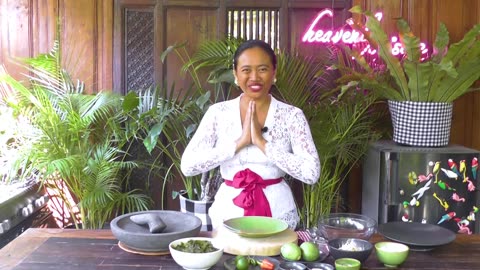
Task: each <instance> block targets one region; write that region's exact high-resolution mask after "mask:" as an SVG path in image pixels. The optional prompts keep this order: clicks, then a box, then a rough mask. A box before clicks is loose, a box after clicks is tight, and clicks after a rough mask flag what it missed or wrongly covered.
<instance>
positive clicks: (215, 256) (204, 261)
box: [168, 237, 223, 270]
mask: <svg viewBox="0 0 480 270" xmlns="http://www.w3.org/2000/svg"><path fill="white" fill-rule="evenodd" d="M189 240H204V241H209V242H211V243H212V245H213V247H215V248H217V249H218V250H216V251H213V252H208V253H189V252H182V251H179V250H176V249H174V248H173V247H175V246H177V245H178V244H180V243H183V242H188V241H189ZM168 248H169V250H170V254H171V255H172V258H173V259H174V260H175V262H176V263H177V264H178V265H180V266H182V267H183V269H190V270H203V269H209V268H210V267H212V266H214V265H215V264H216V263H217V262H218V261H219V260H220V258H221V257H222V255H223V247H221V246H219V244H218V243H216V242H215V240H214V239H212V238H207V237H187V238H182V239H178V240H175V241H173V242H171V243H170V245H168Z"/></svg>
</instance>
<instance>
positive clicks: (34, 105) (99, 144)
mask: <svg viewBox="0 0 480 270" xmlns="http://www.w3.org/2000/svg"><path fill="white" fill-rule="evenodd" d="M60 51H61V50H60V43H59V41H58V40H55V44H54V47H53V49H52V50H51V51H50V53H48V54H42V55H39V56H37V57H35V58H27V59H24V62H25V63H26V64H27V68H28V71H29V72H30V75H26V76H27V83H25V84H23V83H21V82H20V81H17V80H15V79H14V78H12V77H11V76H9V75H7V74H5V75H3V76H2V77H1V78H0V80H1V81H2V82H5V83H6V84H7V85H8V86H9V87H10V88H11V89H12V91H11V92H12V93H15V98H16V99H15V100H10V102H9V103H8V105H9V106H10V107H12V108H14V109H15V111H16V113H18V114H20V115H22V116H24V117H26V118H27V119H28V120H29V122H30V124H31V125H32V126H33V127H34V128H35V130H34V132H32V133H31V134H29V140H30V142H31V146H30V147H29V148H24V149H23V150H24V152H23V153H22V154H23V155H22V156H21V157H20V161H21V162H19V163H17V164H18V165H19V166H21V167H19V168H18V169H21V170H19V171H20V172H21V174H22V175H28V174H29V173H31V172H38V174H39V178H40V180H41V184H42V185H43V186H45V187H46V188H47V190H48V189H49V190H50V194H54V195H55V196H58V197H57V198H52V200H60V201H61V204H64V205H65V209H66V211H67V212H68V213H67V214H65V216H64V217H63V218H62V219H63V220H61V221H60V222H61V223H63V221H64V219H70V220H71V221H72V222H73V223H74V225H75V227H76V228H79V227H80V226H81V227H82V228H84V229H87V228H88V229H93V228H102V227H103V226H104V224H105V223H106V221H107V220H108V219H109V218H112V217H113V216H115V215H117V214H123V213H125V212H130V211H138V210H147V209H148V206H149V204H150V199H149V198H148V197H147V196H145V195H143V194H141V193H139V192H138V190H131V191H127V190H124V188H125V186H126V185H127V183H126V182H125V177H124V176H125V175H126V174H127V173H126V172H127V171H128V170H130V169H132V168H134V167H135V166H136V164H135V162H133V161H126V160H125V158H126V156H125V155H126V153H125V152H124V151H123V149H122V147H123V145H124V144H125V143H126V141H128V139H129V138H127V137H125V136H124V134H125V132H122V125H123V121H122V119H123V112H122V105H123V106H126V104H122V102H123V101H122V100H123V97H121V96H120V95H116V94H113V93H109V92H99V93H96V94H87V93H86V91H85V89H84V84H83V83H81V82H78V83H74V82H73V81H72V80H71V78H70V76H69V74H68V73H67V72H66V71H65V70H64V69H63V68H62V66H61V54H60ZM15 171H17V170H15ZM56 210H59V211H60V212H63V210H64V209H56Z"/></svg>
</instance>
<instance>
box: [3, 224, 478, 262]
mask: <svg viewBox="0 0 480 270" xmlns="http://www.w3.org/2000/svg"><path fill="white" fill-rule="evenodd" d="M382 240H385V239H384V238H383V237H382V236H380V235H374V237H372V239H371V242H373V243H375V242H378V241H382ZM479 254H480V235H462V234H458V235H457V238H456V239H455V241H454V242H452V243H450V244H448V245H445V246H441V247H437V248H435V249H433V250H431V251H411V252H410V254H409V257H408V259H407V261H406V262H405V263H404V264H403V265H401V267H399V269H435V270H442V269H455V270H457V269H469V270H471V269H480V255H479ZM232 257H233V256H232V255H229V254H224V256H223V257H222V259H221V260H220V262H219V263H218V264H217V265H216V266H215V267H213V268H212V269H224V267H223V263H224V261H225V260H228V259H230V258H232ZM276 259H278V260H281V258H279V257H276ZM325 262H327V263H331V264H332V263H333V259H332V258H331V257H329V258H327V260H326V261H325ZM0 269H2V270H7V269H15V270H22V269H28V270H34V269H142V270H147V269H157V270H158V269H162V270H163V269H181V268H180V266H178V265H177V264H176V263H175V262H174V261H173V259H172V258H171V256H170V255H163V256H144V255H137V254H131V253H128V252H125V251H123V250H122V249H120V248H119V247H118V245H117V241H116V240H115V238H114V237H113V235H112V233H111V231H110V230H75V229H64V230H63V229H39V228H31V229H28V230H27V231H25V232H24V233H23V234H22V235H20V236H19V237H18V238H16V239H15V240H14V241H12V242H10V243H9V244H8V245H6V246H5V247H4V248H3V249H1V250H0ZM362 269H387V268H385V267H384V266H383V265H382V264H381V263H380V262H379V261H378V260H377V258H376V255H375V251H373V252H372V254H371V255H370V257H369V258H368V259H367V261H365V262H364V263H363V265H362Z"/></svg>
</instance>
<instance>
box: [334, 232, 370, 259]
mask: <svg viewBox="0 0 480 270" xmlns="http://www.w3.org/2000/svg"><path fill="white" fill-rule="evenodd" d="M328 247H329V248H330V255H332V257H333V258H334V259H335V260H336V259H340V258H353V259H357V260H359V261H360V262H362V263H363V262H364V261H365V260H366V259H367V258H368V256H370V254H371V253H372V250H373V245H372V243H370V242H368V241H367V240H363V239H359V238H336V239H333V240H330V241H328Z"/></svg>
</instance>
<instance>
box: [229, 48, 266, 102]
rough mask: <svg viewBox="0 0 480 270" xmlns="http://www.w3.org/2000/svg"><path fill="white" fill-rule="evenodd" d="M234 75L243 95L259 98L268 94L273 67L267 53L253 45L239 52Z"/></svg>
mask: <svg viewBox="0 0 480 270" xmlns="http://www.w3.org/2000/svg"><path fill="white" fill-rule="evenodd" d="M234 75H235V77H236V79H237V82H238V86H239V87H240V88H241V89H242V91H243V92H244V93H245V95H247V96H249V97H250V98H252V99H259V98H262V97H266V96H268V94H269V91H270V87H272V83H273V79H274V78H275V69H274V68H273V64H272V61H271V59H270V57H269V55H268V54H267V53H266V52H265V51H264V50H263V49H261V48H258V47H254V48H250V49H246V50H245V51H243V52H242V54H240V56H239V57H238V61H237V68H236V70H234Z"/></svg>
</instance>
